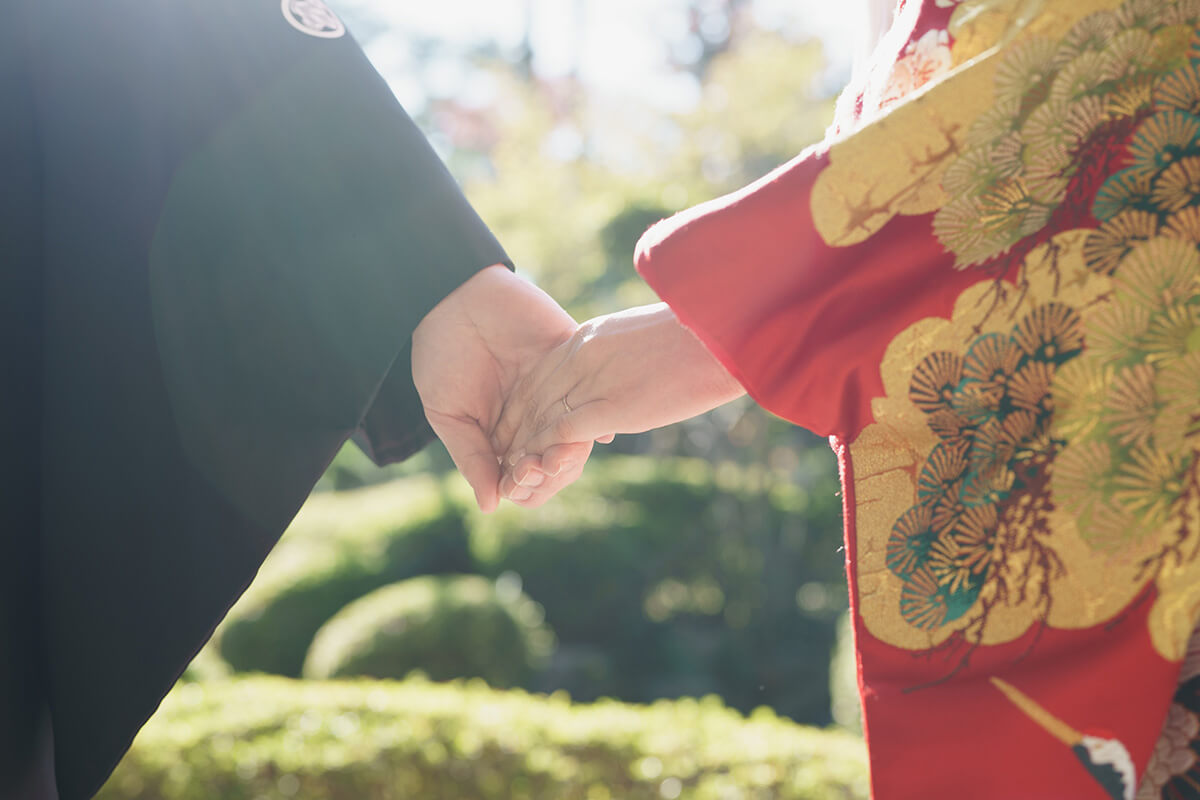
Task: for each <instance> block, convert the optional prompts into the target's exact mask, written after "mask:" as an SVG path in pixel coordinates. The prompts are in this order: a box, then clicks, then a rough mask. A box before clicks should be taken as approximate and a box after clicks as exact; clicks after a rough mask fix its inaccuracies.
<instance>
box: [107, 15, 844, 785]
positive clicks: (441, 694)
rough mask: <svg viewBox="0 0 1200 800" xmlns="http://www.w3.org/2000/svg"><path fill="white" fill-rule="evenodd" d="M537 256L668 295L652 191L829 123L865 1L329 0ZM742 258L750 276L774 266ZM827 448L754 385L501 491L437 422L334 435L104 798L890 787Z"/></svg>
mask: <svg viewBox="0 0 1200 800" xmlns="http://www.w3.org/2000/svg"><path fill="white" fill-rule="evenodd" d="M333 5H334V6H335V8H336V9H337V10H338V11H339V13H341V14H342V15H343V16H344V17H345V19H346V21H347V23H348V26H349V27H350V29H351V31H352V32H353V33H354V34H355V35H356V36H357V37H358V39H359V41H360V42H361V43H362V44H363V45H364V47H365V49H366V50H367V52H368V55H370V56H371V57H372V59H373V61H374V62H375V63H376V65H377V67H378V68H379V69H380V71H381V73H382V74H383V75H384V77H385V78H386V79H388V80H389V82H390V83H391V85H392V86H393V88H394V90H395V91H396V93H397V95H398V96H399V97H400V99H401V100H402V102H404V104H405V106H406V108H408V109H409V111H410V113H412V114H413V115H414V117H415V118H416V119H417V120H418V122H419V123H420V124H421V126H422V127H423V129H424V130H425V131H426V132H427V133H428V135H429V136H430V138H431V140H432V141H433V142H434V144H435V147H437V149H438V150H439V152H440V153H441V155H442V156H443V157H444V158H445V159H446V161H447V163H448V164H449V165H450V167H451V169H452V171H453V172H454V173H455V175H456V177H457V178H458V179H459V180H460V182H461V183H462V184H463V187H464V189H465V191H466V193H467V195H468V197H469V198H470V199H471V201H472V202H473V203H474V204H475V206H476V207H477V208H478V210H479V212H480V213H481V215H482V216H483V218H484V219H485V220H486V221H487V222H488V223H489V224H490V225H491V226H492V227H493V229H494V230H495V232H496V234H497V235H498V237H499V238H500V240H501V241H502V242H503V243H504V245H505V247H506V249H507V250H508V252H509V254H510V255H511V256H512V257H513V258H514V259H515V261H516V263H517V264H518V267H519V271H520V272H521V273H522V274H524V275H526V276H528V277H529V278H530V279H532V280H534V281H535V282H537V283H538V284H539V285H541V286H542V287H543V288H545V289H546V290H547V291H548V292H549V293H550V294H551V295H553V296H554V297H555V298H556V299H558V300H559V301H560V302H561V303H563V305H564V306H565V307H566V308H567V309H568V310H569V311H570V312H571V313H572V314H573V315H574V316H575V317H576V318H577V319H584V318H586V317H590V316H593V315H595V314H600V313H606V312H609V311H613V310H616V309H618V308H623V307H627V306H629V305H636V304H640V303H647V302H654V301H655V298H654V297H653V295H652V294H651V293H650V292H649V291H648V289H647V288H646V287H645V286H644V285H643V284H642V283H641V281H640V280H639V279H638V278H637V276H636V274H635V273H634V271H633V268H632V264H631V254H632V250H633V245H634V243H635V242H636V240H637V238H638V237H639V236H640V234H641V233H642V231H644V230H645V229H646V227H648V226H649V225H650V224H652V223H653V222H654V221H656V220H658V219H660V218H662V217H665V216H669V215H670V214H671V213H673V212H675V211H677V210H679V209H681V208H685V207H687V206H689V205H692V204H695V203H698V202H702V201H704V200H706V199H709V198H712V197H715V196H718V195H720V194H723V193H725V192H727V191H730V190H732V189H735V188H738V187H740V186H742V185H743V184H745V183H747V182H749V181H751V180H753V179H755V178H757V177H759V176H760V175H762V174H763V173H764V172H766V171H768V170H769V169H771V168H773V167H775V166H777V165H778V164H780V163H782V162H784V161H786V160H788V159H789V158H791V157H792V156H794V155H795V154H796V153H798V152H799V151H800V150H801V149H803V147H804V146H806V145H808V144H810V143H812V142H814V141H816V140H818V139H819V138H820V137H821V135H822V133H823V131H824V128H825V126H826V125H827V124H828V121H829V119H830V117H831V115H832V107H833V96H834V94H835V93H836V90H837V88H838V87H839V86H840V85H841V84H842V83H844V82H845V80H846V79H847V78H848V69H849V56H850V53H849V50H848V46H847V44H846V43H847V42H848V41H849V40H848V38H847V35H848V34H847V31H848V30H850V29H852V27H853V24H854V22H855V20H854V17H853V15H852V14H850V13H849V9H846V8H842V9H840V13H839V14H835V15H830V13H829V10H828V9H827V8H826V9H822V8H821V5H820V4H818V3H816V2H806V1H805V0H797V2H791V3H783V2H779V1H778V0H653V1H652V0H594V1H591V2H589V0H508V2H502V1H501V0H497V2H493V3H486V4H485V3H483V2H481V0H443V1H442V2H441V3H439V4H431V5H432V6H433V7H432V8H425V7H422V8H421V9H417V10H414V9H404V8H400V6H404V5H411V4H394V3H384V2H382V0H347V1H346V2H342V3H340V4H339V3H334V4H333ZM748 279H749V276H748ZM840 508H841V502H840V497H839V496H838V485H837V476H836V468H835V464H834V461H833V458H832V455H831V454H830V452H829V450H828V447H827V445H826V444H825V443H824V442H823V441H821V440H818V439H816V438H815V437H813V436H811V435H809V434H807V433H805V432H804V431H802V430H799V429H797V428H794V427H792V426H789V425H787V424H785V423H783V422H781V421H780V420H777V419H774V418H773V417H771V416H770V415H768V414H766V413H765V412H763V411H762V410H761V409H759V408H757V407H756V406H755V405H754V404H753V403H751V402H749V401H741V402H736V403H733V404H730V405H728V406H726V407H723V408H721V409H718V410H716V411H714V412H712V413H711V414H708V415H706V416H704V417H701V418H698V419H695V420H692V421H689V422H687V423H684V424H681V425H677V426H674V427H671V428H666V429H662V430H659V431H654V432H651V433H648V434H644V435H640V436H625V437H619V438H618V439H617V441H616V442H614V443H613V444H612V445H609V446H607V447H598V448H597V449H596V452H595V455H594V456H593V461H592V463H591V464H590V465H589V468H588V470H587V471H586V473H585V476H584V478H583V479H581V480H580V481H579V483H577V484H576V485H575V486H573V487H572V488H570V489H568V490H567V491H565V492H564V493H563V494H561V495H560V496H559V497H558V498H556V499H555V500H554V501H552V502H551V503H549V504H547V505H546V506H544V507H543V508H541V509H537V510H533V511H526V510H522V509H519V508H516V507H513V506H508V505H506V506H505V507H503V508H502V509H501V510H500V511H499V512H497V513H495V514H492V515H483V514H480V513H479V512H478V511H477V510H475V509H474V508H473V506H472V503H471V502H470V492H469V490H468V489H467V487H466V485H465V484H464V483H463V482H462V481H461V479H459V478H458V476H457V475H456V474H454V472H453V468H452V465H451V463H450V460H449V458H448V457H447V456H446V454H445V451H444V450H443V449H442V448H441V447H440V446H439V445H436V444H435V445H434V446H432V447H430V448H428V449H427V450H425V451H424V452H423V453H421V454H420V455H418V456H417V457H415V458H413V459H411V460H410V461H408V462H406V463H404V464H400V465H395V466H392V467H388V468H386V469H378V468H376V467H374V466H373V465H372V464H371V463H370V462H369V461H368V460H367V459H366V457H365V456H363V455H362V453H361V452H359V451H358V449H357V448H356V447H355V446H354V445H353V444H348V445H347V446H346V447H345V448H344V449H343V450H342V452H341V453H340V454H339V455H338V456H337V458H336V460H335V461H334V463H333V464H332V465H331V467H330V468H329V470H328V471H327V472H326V474H325V475H324V477H323V478H322V479H321V481H320V483H319V484H318V486H317V491H316V492H315V493H314V495H313V496H312V498H310V500H309V502H308V503H307V504H306V505H305V507H304V509H303V510H302V511H301V513H300V515H299V516H298V517H297V519H296V520H295V522H294V523H293V524H292V526H291V527H290V528H289V530H288V531H287V533H286V534H285V535H284V537H283V539H282V541H281V543H280V545H279V547H278V548H277V549H276V551H275V552H274V553H273V554H272V555H271V556H270V558H269V559H268V561H267V563H266V564H265V565H264V567H263V569H262V570H261V572H260V573H259V576H258V578H257V579H256V580H255V582H254V584H253V585H252V586H251V588H250V589H249V591H248V592H247V593H246V595H245V596H244V597H243V598H242V599H241V600H240V601H239V602H238V604H237V605H236V606H235V607H234V609H233V610H232V612H231V613H230V615H229V617H228V618H227V619H226V621H225V622H224V623H222V625H221V626H220V627H219V628H218V630H217V633H216V635H215V636H214V638H213V641H212V642H211V643H210V644H209V645H208V646H206V647H205V649H204V650H203V651H202V652H201V654H200V655H199V656H198V657H197V659H196V661H195V662H194V663H193V664H192V666H191V667H189V669H188V672H187V674H185V676H184V679H183V680H182V681H181V682H180V684H179V685H178V686H177V687H176V689H175V691H174V692H172V694H171V695H170V696H169V697H168V699H167V700H166V701H165V702H164V704H163V707H162V708H161V709H160V711H159V713H158V714H157V715H156V716H155V718H154V719H152V720H151V722H150V723H149V724H148V725H147V727H146V729H145V730H144V731H143V733H142V734H141V735H140V736H139V738H138V740H137V742H136V743H135V745H134V748H133V750H132V751H131V753H130V755H129V756H127V757H126V759H125V760H124V761H123V762H122V764H121V765H120V767H119V768H118V770H117V772H116V773H115V774H114V776H113V777H112V779H111V780H110V781H109V782H108V784H107V785H106V786H105V788H104V789H103V790H102V792H101V794H100V797H101V798H102V799H103V800H135V799H137V800H184V798H188V799H191V798H195V799H196V800H200V799H201V798H222V799H224V798H229V799H230V800H242V799H243V798H244V799H245V800H251V799H254V800H257V799H258V798H276V797H278V798H291V797H300V798H354V799H355V800H361V798H420V800H426V799H429V800H437V799H438V798H447V799H449V798H455V799H456V800H459V799H461V800H474V799H476V798H478V800H492V799H493V798H495V799H496V800H499V799H500V798H529V799H530V800H533V799H534V798H537V799H538V800H541V799H542V798H545V799H546V800H550V799H553V800H558V799H559V798H579V800H606V798H613V799H620V800H624V799H625V798H630V799H631V800H632V799H634V798H667V800H671V799H672V798H678V797H683V798H713V800H716V799H717V798H720V800H736V798H746V799H747V800H749V798H781V799H785V800H791V798H843V797H856V798H857V797H865V796H866V777H865V764H864V754H863V747H862V742H861V738H859V733H858V721H857V712H858V704H857V698H856V695H855V686H854V674H853V657H852V655H851V654H850V651H849V641H848V640H849V635H848V631H847V625H846V619H845V616H846V615H845V608H846V586H845V575H844V571H843V560H842V553H841V525H840Z"/></svg>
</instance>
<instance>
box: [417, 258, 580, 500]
mask: <svg viewBox="0 0 1200 800" xmlns="http://www.w3.org/2000/svg"><path fill="white" fill-rule="evenodd" d="M576 327H577V326H576V324H575V320H573V319H571V317H570V315H568V314H567V313H566V312H565V311H563V310H562V309H561V308H560V307H559V305H558V304H557V303H555V302H554V300H552V299H551V298H550V296H549V295H547V294H546V293H545V292H543V291H542V290H541V289H538V288H537V287H536V286H534V285H532V284H530V283H529V282H527V281H525V280H522V279H521V278H518V277H517V276H516V275H514V274H512V273H511V272H510V271H509V270H507V269H506V268H504V267H503V266H500V265H495V266H491V267H488V268H487V269H484V270H482V271H480V272H479V273H478V274H476V275H475V276H474V277H472V278H471V279H470V280H468V281H467V282H466V283H464V284H462V285H461V286H459V287H458V288H457V289H456V290H454V291H453V292H452V293H450V294H449V295H448V296H447V297H446V298H445V299H443V300H442V302H440V303H438V305H437V306H435V307H434V309H433V310H432V311H430V312H429V313H428V314H427V315H426V316H425V319H423V320H422V321H421V324H420V325H418V326H417V329H416V330H415V331H414V332H413V353H412V372H413V382H414V383H415V384H416V387H417V393H418V394H420V396H421V402H422V404H423V405H424V406H425V417H426V418H427V419H428V420H429V424H430V425H431V426H432V427H433V430H434V432H435V433H436V434H437V435H438V438H440V439H441V440H442V442H443V444H445V445H446V450H448V451H449V453H450V457H451V458H452V459H454V463H455V465H456V466H457V467H458V470H459V472H461V473H462V475H463V477H464V478H466V480H467V482H468V483H469V484H471V488H472V489H474V490H475V500H476V502H477V503H478V504H479V507H480V508H481V509H483V510H484V511H492V510H494V509H495V508H496V505H497V504H498V503H499V499H500V496H499V483H500V463H499V462H500V456H502V455H503V452H504V449H506V448H507V443H504V446H503V447H504V449H500V452H497V449H498V448H500V445H499V443H498V442H497V441H496V440H495V438H494V433H495V428H496V424H497V423H498V422H499V420H500V416H501V413H502V411H503V410H504V405H505V403H506V401H507V400H508V398H509V395H510V393H511V392H512V390H513V387H514V386H516V385H518V384H519V383H520V382H521V380H522V379H523V378H524V377H525V376H526V375H527V374H528V373H529V372H530V371H531V370H532V369H533V368H534V366H536V365H537V364H538V363H539V362H540V361H541V360H542V358H543V357H544V356H545V355H546V354H547V353H548V352H550V351H551V350H553V349H554V348H556V347H558V346H559V345H561V344H563V343H564V342H566V341H567V340H568V339H570V338H571V336H572V334H574V333H575V330H576ZM586 449H587V451H588V452H590V450H591V447H590V444H589V445H587V447H586ZM586 458H587V453H583V459H584V460H586ZM521 494H522V493H520V492H517V493H516V494H515V495H514V499H516V500H520V499H521Z"/></svg>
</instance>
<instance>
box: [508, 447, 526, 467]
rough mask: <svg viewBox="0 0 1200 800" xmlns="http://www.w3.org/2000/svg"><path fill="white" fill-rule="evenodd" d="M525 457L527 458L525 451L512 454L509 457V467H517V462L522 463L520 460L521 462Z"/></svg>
mask: <svg viewBox="0 0 1200 800" xmlns="http://www.w3.org/2000/svg"><path fill="white" fill-rule="evenodd" d="M524 457H525V451H524V450H516V451H514V452H513V453H511V454H510V455H509V457H508V465H509V466H510V467H515V466H516V465H517V462H518V461H520V460H521V459H522V458H524Z"/></svg>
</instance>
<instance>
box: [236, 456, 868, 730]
mask: <svg viewBox="0 0 1200 800" xmlns="http://www.w3.org/2000/svg"><path fill="white" fill-rule="evenodd" d="M808 452H810V453H812V454H814V455H815V454H821V455H824V451H821V450H811V451H808ZM809 469H811V470H812V471H813V474H811V475H810V476H809V477H808V478H807V479H806V480H805V481H803V482H802V483H801V482H796V481H793V480H791V479H790V477H783V476H781V474H780V472H779V471H777V470H774V469H772V468H771V467H770V466H769V465H752V466H748V467H747V466H741V465H739V464H738V463H737V462H735V461H732V460H730V461H722V462H720V463H717V464H713V463H710V462H708V461H706V460H701V459H665V458H651V457H645V456H612V457H609V458H607V459H604V460H602V461H600V462H598V463H596V464H593V465H591V467H590V468H589V469H588V471H587V472H585V474H584V476H583V477H582V478H581V479H580V480H579V482H578V483H577V484H576V485H575V486H574V487H572V488H571V489H570V490H569V491H568V492H566V493H564V494H563V495H560V496H559V497H558V498H555V499H554V500H552V501H551V502H549V503H547V504H546V505H545V506H543V507H542V508H540V509H535V510H529V509H520V508H517V507H514V506H507V507H505V508H503V509H502V510H500V511H498V512H497V513H495V514H491V515H483V514H481V513H479V512H478V511H477V510H475V509H474V507H473V504H472V502H471V501H472V495H471V493H470V491H469V489H467V488H466V487H465V485H464V484H463V483H462V482H461V480H460V479H459V478H458V477H457V476H452V477H447V478H446V479H444V480H443V481H438V480H434V479H432V478H430V477H428V476H422V477H414V478H406V479H402V480H399V481H394V482H392V483H389V484H385V485H382V486H376V487H372V488H367V489H360V490H355V491H347V492H336V493H325V494H318V495H314V496H313V497H312V498H311V499H310V501H309V503H308V504H307V505H306V506H305V507H304V509H303V510H302V511H301V513H300V515H299V516H298V517H297V518H296V521H295V523H294V524H293V525H292V527H291V528H290V529H289V530H288V532H287V533H285V534H284V536H283V538H282V540H281V542H280V544H279V546H278V548H277V549H276V551H275V552H274V553H273V554H272V555H271V556H270V557H269V558H268V560H267V562H266V563H265V564H264V565H263V568H262V570H261V572H260V576H259V578H258V579H257V580H256V581H255V583H254V584H253V585H252V586H251V588H250V590H249V591H248V592H247V593H246V595H245V597H243V599H242V600H241V601H240V602H239V603H238V604H237V605H236V606H235V607H234V608H233V610H232V611H231V612H230V615H229V617H228V619H227V620H226V621H225V622H224V623H223V624H222V626H221V627H220V628H219V629H218V633H217V636H216V642H217V646H218V647H219V649H220V653H221V654H222V655H223V656H224V657H225V658H226V659H227V660H228V661H229V663H230V664H232V665H233V666H234V667H235V668H236V669H237V670H239V671H249V670H258V671H266V672H274V673H279V674H284V675H293V676H294V675H298V674H300V667H301V665H302V664H303V661H304V658H305V653H306V652H308V651H309V648H310V645H311V644H312V642H313V639H314V637H315V636H316V634H317V631H318V629H319V628H320V627H321V626H322V625H323V624H325V623H326V621H328V620H330V619H331V618H333V617H334V615H335V614H337V613H338V612H339V611H340V610H341V609H342V608H343V607H345V606H347V605H349V604H351V603H352V602H354V601H355V600H357V599H358V598H360V597H362V596H364V595H366V594H368V593H370V592H372V591H374V590H376V589H378V588H380V587H382V586H384V585H386V584H389V583H392V582H394V581H397V580H400V579H402V578H405V577H409V576H415V575H428V574H451V573H472V572H473V573H478V574H482V575H484V576H486V577H488V578H489V579H493V580H496V581H497V582H498V584H499V585H502V586H506V587H508V588H507V589H505V591H509V592H512V591H516V592H518V593H519V592H520V591H522V590H523V591H524V593H525V594H527V595H528V596H529V597H531V598H532V599H533V601H535V602H536V603H537V604H538V606H539V607H540V608H541V609H544V614H545V618H546V622H547V624H548V625H549V627H550V628H551V629H552V631H553V633H554V634H555V636H556V637H557V639H558V647H557V649H556V650H555V651H554V653H553V656H552V657H551V659H550V661H549V663H548V664H546V665H545V667H544V668H543V669H541V670H540V671H538V672H537V673H536V674H534V675H533V676H532V677H531V678H530V679H529V680H528V682H525V683H524V685H525V686H527V687H529V688H533V689H537V690H541V691H547V692H550V691H555V690H559V689H565V690H567V691H568V692H570V694H571V695H572V696H574V697H575V698H576V699H580V700H592V699H595V698H597V697H601V696H610V697H615V698H617V699H621V700H626V701H638V702H649V701H653V700H655V699H658V698H662V697H680V696H700V695H703V694H708V693H717V694H720V695H722V696H723V697H725V698H726V702H728V703H729V704H730V705H732V706H733V707H735V708H738V709H740V710H742V711H749V710H751V709H753V708H754V707H756V706H759V705H764V704H765V705H770V706H772V707H773V708H775V709H776V710H777V711H778V712H779V713H781V714H785V715H787V716H790V717H792V718H794V719H796V720H799V721H803V722H807V723H814V724H825V723H826V722H828V721H829V720H830V719H831V712H830V675H829V661H830V656H831V653H832V652H833V649H834V643H835V638H836V636H835V622H836V620H837V618H838V616H839V614H840V613H841V611H842V610H843V609H844V608H845V605H846V595H845V573H844V569H843V565H842V558H841V556H840V554H839V550H840V545H841V536H840V531H839V525H838V518H839V514H840V504H839V501H838V498H837V496H836V495H837V484H836V478H835V477H834V474H833V472H832V470H824V469H819V465H817V464H814V465H809ZM802 471H803V469H802V468H801V467H796V466H795V465H793V468H792V469H791V470H790V473H800V472H802ZM389 614H390V612H382V613H381V614H380V615H375V614H372V615H368V616H371V617H373V619H374V621H373V622H372V621H367V620H363V619H357V620H356V621H355V622H354V624H353V625H352V626H351V627H353V628H354V629H355V631H356V632H355V633H354V637H355V638H356V639H357V640H359V641H362V640H366V639H369V638H371V636H372V634H371V630H372V629H373V630H374V631H375V633H374V635H375V636H376V637H378V639H379V646H380V648H385V649H388V651H389V652H393V653H396V654H395V655H394V656H393V657H394V658H395V660H396V663H395V666H394V668H393V671H391V672H388V673H386V674H388V675H395V676H402V675H404V674H405V673H406V672H407V671H408V670H409V669H412V668H414V667H421V668H423V669H427V670H429V671H431V672H436V675H437V677H450V676H451V675H452V674H453V673H451V672H447V671H438V670H435V669H434V667H433V665H434V664H435V663H437V659H438V657H437V656H436V655H434V654H432V652H431V651H429V647H426V643H427V642H430V641H434V640H437V639H438V638H439V637H443V638H444V639H445V640H446V641H454V640H455V639H456V637H458V638H461V637H467V636H473V635H474V634H469V633H467V632H466V629H465V628H464V625H465V623H462V622H460V621H456V620H455V619H453V618H452V616H451V615H441V616H439V617H437V618H436V619H435V620H431V621H429V622H428V626H429V627H428V629H427V630H425V631H423V632H422V633H421V634H420V637H418V638H420V639H421V642H420V643H418V642H416V641H415V640H414V641H413V643H411V646H412V647H413V648H415V649H421V650H422V651H423V657H424V658H427V659H428V663H427V664H418V663H416V662H410V661H408V660H406V659H405V658H402V657H401V656H400V655H399V654H398V651H395V649H394V647H395V646H398V645H394V644H392V643H388V644H384V640H389V641H390V640H391V639H393V638H395V637H393V636H392V634H391V633H390V632H389V630H390V627H391V626H392V625H393V624H394V622H395V620H393V619H392V618H391V617H390V616H389ZM439 625H441V626H443V627H442V628H439ZM480 638H481V641H480V642H471V643H458V644H455V645H454V647H450V650H452V651H453V652H455V653H458V655H461V656H462V658H461V659H458V660H456V661H455V662H454V663H456V664H459V665H460V666H462V665H465V664H468V663H469V661H470V659H469V658H468V655H470V654H474V653H476V652H477V650H478V648H485V647H486V646H487V645H486V641H483V638H484V637H482V635H480ZM459 644H461V645H462V647H464V648H466V650H467V651H469V653H468V654H465V655H464V653H459V652H458V651H457V650H455V649H454V648H455V647H458V646H459ZM426 651H429V652H426ZM471 657H473V655H471ZM498 657H499V656H498ZM309 658H310V660H311V659H313V658H316V656H314V655H311V654H310V656H309ZM455 658H456V659H457V658H458V656H455ZM314 674H315V673H314ZM460 674H481V673H478V672H474V673H472V672H470V671H468V672H465V673H460ZM485 677H486V676H485Z"/></svg>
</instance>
